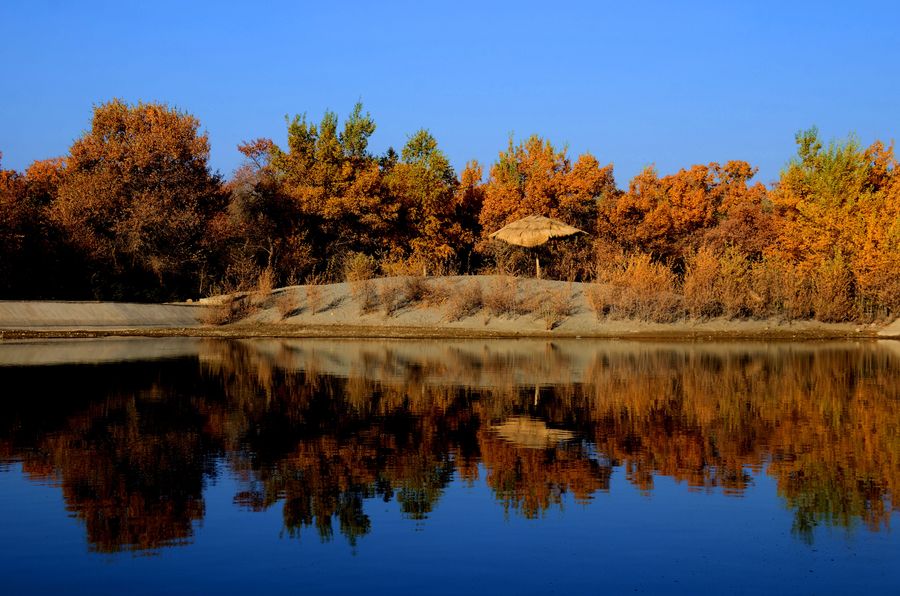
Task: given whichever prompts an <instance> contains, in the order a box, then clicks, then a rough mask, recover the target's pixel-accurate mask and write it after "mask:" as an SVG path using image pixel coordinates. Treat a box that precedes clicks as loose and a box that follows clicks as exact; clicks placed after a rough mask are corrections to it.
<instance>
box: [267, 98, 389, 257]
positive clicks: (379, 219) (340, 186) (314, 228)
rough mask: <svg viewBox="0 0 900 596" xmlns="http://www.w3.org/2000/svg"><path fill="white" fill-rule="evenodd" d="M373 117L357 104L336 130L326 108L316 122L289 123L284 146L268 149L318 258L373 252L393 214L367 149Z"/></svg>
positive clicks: (301, 117)
mask: <svg viewBox="0 0 900 596" xmlns="http://www.w3.org/2000/svg"><path fill="white" fill-rule="evenodd" d="M374 130H375V123H374V121H373V120H372V119H371V117H370V116H369V114H368V113H366V114H365V115H363V113H362V105H361V104H359V103H358V104H356V106H354V109H353V111H352V112H351V114H350V117H349V118H348V119H347V120H346V121H345V123H344V131H343V133H340V134H338V118H337V115H336V114H335V113H334V112H331V111H326V112H325V114H324V115H323V117H322V120H321V121H320V123H319V124H318V126H317V125H315V124H311V123H309V122H307V120H306V116H305V115H298V116H295V117H294V118H293V119H292V120H290V121H289V123H288V147H287V151H284V150H282V149H281V148H279V147H277V146H274V147H273V148H272V151H271V168H272V171H273V175H274V176H275V177H276V178H277V180H278V181H279V183H280V184H281V185H283V192H284V193H285V194H287V195H288V196H289V197H291V198H292V199H293V200H294V201H296V202H297V204H298V206H299V209H300V212H301V213H302V214H303V216H304V217H305V218H306V221H307V225H308V230H309V240H310V242H311V243H312V244H313V246H315V247H316V250H317V252H318V253H319V254H320V255H321V258H322V259H323V260H326V261H327V260H329V259H333V258H335V257H337V256H339V255H340V254H342V253H346V252H349V251H359V252H366V253H369V254H373V253H375V252H377V251H379V250H381V249H383V246H382V241H383V239H385V238H387V237H388V235H389V234H390V232H392V231H393V229H394V225H395V222H396V221H397V217H398V207H397V205H395V204H393V203H391V202H390V201H389V200H388V197H387V195H386V192H385V189H384V185H383V179H382V178H383V171H382V165H381V163H380V162H379V160H377V159H375V158H374V157H373V156H372V155H370V154H369V153H368V139H369V137H370V136H371V134H372V133H373V132H374Z"/></svg>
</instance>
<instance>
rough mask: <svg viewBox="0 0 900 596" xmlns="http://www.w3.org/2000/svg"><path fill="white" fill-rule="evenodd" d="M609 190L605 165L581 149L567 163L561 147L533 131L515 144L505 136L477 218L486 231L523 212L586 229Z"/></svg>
mask: <svg viewBox="0 0 900 596" xmlns="http://www.w3.org/2000/svg"><path fill="white" fill-rule="evenodd" d="M614 192H615V181H614V179H613V167H612V165H611V164H610V165H607V166H604V167H601V166H600V164H599V162H598V161H597V160H596V158H594V157H593V156H592V155H590V154H589V153H586V154H584V155H581V156H580V157H579V158H578V160H577V162H576V164H575V167H573V166H572V164H571V162H570V160H569V158H568V157H566V152H565V150H563V151H557V150H556V149H554V147H553V145H552V144H550V142H549V141H547V140H544V139H541V138H540V137H538V136H536V135H534V136H531V137H529V138H528V139H527V140H526V141H525V142H523V143H520V144H519V145H514V144H513V141H512V139H510V140H509V146H508V148H507V150H506V151H505V152H504V151H501V152H500V156H499V158H498V160H497V162H496V163H495V164H494V165H493V166H491V171H490V176H489V178H488V182H487V184H486V185H485V187H484V206H483V208H482V210H481V217H480V222H481V226H482V228H483V230H484V232H485V233H489V232H493V231H495V230H498V229H499V228H501V227H503V226H504V225H506V224H507V223H509V222H511V221H514V220H516V219H520V218H522V217H525V216H527V215H544V216H547V217H555V218H559V219H562V220H563V221H565V222H566V223H569V224H571V225H574V226H577V227H579V228H581V229H583V230H585V231H588V232H592V231H593V230H594V226H595V220H596V206H597V201H598V200H599V199H600V198H601V197H603V196H606V195H608V194H611V193H614Z"/></svg>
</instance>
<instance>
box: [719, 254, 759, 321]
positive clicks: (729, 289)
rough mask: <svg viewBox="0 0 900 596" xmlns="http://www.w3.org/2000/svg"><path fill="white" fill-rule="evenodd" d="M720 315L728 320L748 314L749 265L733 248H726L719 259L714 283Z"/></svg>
mask: <svg viewBox="0 0 900 596" xmlns="http://www.w3.org/2000/svg"><path fill="white" fill-rule="evenodd" d="M716 287H717V291H716V294H717V295H718V299H719V302H720V304H721V305H722V314H724V315H725V316H726V317H729V318H735V317H740V316H745V315H747V314H749V312H750V302H751V298H750V265H749V263H748V262H747V258H746V257H745V256H744V254H743V253H741V252H740V251H739V250H738V249H737V248H735V247H728V248H727V249H725V253H724V254H723V255H722V256H721V257H719V278H718V280H717V282H716Z"/></svg>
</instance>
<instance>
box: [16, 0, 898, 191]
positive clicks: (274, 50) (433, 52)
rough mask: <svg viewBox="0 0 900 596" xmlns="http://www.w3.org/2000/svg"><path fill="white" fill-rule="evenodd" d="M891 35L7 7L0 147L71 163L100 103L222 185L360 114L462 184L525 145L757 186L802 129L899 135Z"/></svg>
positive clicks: (637, 18)
mask: <svg viewBox="0 0 900 596" xmlns="http://www.w3.org/2000/svg"><path fill="white" fill-rule="evenodd" d="M857 4H858V5H857ZM898 31H900V9H898V8H897V6H896V4H895V3H889V2H867V3H851V2H828V1H819V2H787V1H783V2H762V1H757V2H740V3H738V2H729V3H724V2H721V3H716V2H674V1H672V2H640V3H638V2H634V3H626V2H610V3H606V2H556V3H552V2H546V1H545V2H536V3H530V2H521V1H520V2H510V3H503V2H497V3H487V2H468V1H454V2H424V1H423V2H388V1H384V2H340V1H334V2H328V3H324V2H311V3H303V2H264V1H260V2H253V3H251V2H233V3H230V2H188V1H187V0H184V1H182V2H164V1H157V2H122V1H121V0H120V1H118V2H64V1H55V2H54V1H39V0H34V1H29V0H21V1H13V0H0V60H2V64H3V66H4V72H3V74H2V76H0V98H2V99H0V151H2V152H3V162H2V163H3V167H5V168H14V169H19V170H21V169H24V168H25V167H27V165H28V164H29V163H30V162H31V161H33V160H35V159H40V158H45V157H52V156H56V155H63V154H65V153H66V151H67V148H68V147H69V145H70V144H71V143H72V141H73V140H74V139H75V138H77V137H78V136H79V135H80V134H81V132H82V131H84V130H85V129H86V128H88V127H89V124H90V115H91V106H92V105H93V104H96V103H102V102H104V101H107V100H109V99H111V98H113V97H121V98H123V99H125V100H127V101H130V102H136V101H138V100H144V101H151V100H154V101H163V102H166V103H168V104H170V105H173V106H176V107H178V108H180V109H182V110H185V111H187V112H190V113H192V114H194V115H195V116H197V117H198V118H199V119H200V121H201V123H202V126H203V128H204V129H205V130H206V131H207V132H208V133H209V136H210V141H211V144H212V158H211V163H212V166H213V168H214V169H218V170H220V171H221V172H222V173H223V174H224V175H226V176H229V175H230V174H231V172H232V171H233V170H234V168H235V167H236V166H237V165H238V164H239V163H240V157H241V156H240V155H239V154H238V153H237V151H236V150H235V146H236V145H237V143H239V142H240V141H241V140H242V139H250V138H254V137H259V136H267V137H271V138H273V139H274V140H275V141H276V142H278V143H282V144H283V142H284V138H285V130H286V126H285V122H284V116H285V115H286V114H295V113H302V112H306V113H307V114H308V115H309V116H310V117H311V118H312V119H314V120H318V119H319V118H320V116H321V114H322V111H323V110H325V109H326V108H330V109H332V110H335V111H336V112H337V113H338V114H339V115H340V116H344V115H346V114H347V113H348V112H349V110H350V109H351V108H352V106H353V104H354V102H356V101H357V100H358V99H362V101H363V103H364V105H365V107H366V109H367V110H368V111H370V112H371V113H372V116H373V117H374V118H375V121H376V123H377V125H378V129H377V130H376V132H375V134H374V135H373V138H372V144H371V148H372V150H374V151H376V152H381V151H383V150H384V149H386V148H387V147H388V146H391V145H392V146H394V147H396V148H397V149H398V150H399V148H400V147H401V146H402V145H403V144H404V143H405V141H406V138H407V136H408V135H409V134H411V133H412V132H414V131H415V130H417V129H418V128H421V127H425V128H428V129H429V130H431V132H432V133H433V134H434V135H435V137H436V138H437V139H438V142H439V144H440V146H441V148H442V149H443V150H444V151H445V152H446V153H447V155H448V156H449V157H450V159H451V161H452V162H453V164H454V165H455V166H456V167H457V169H460V168H461V167H462V166H463V165H464V164H465V162H466V161H467V160H468V159H472V158H475V159H478V160H479V161H481V162H482V163H485V164H490V163H491V162H493V161H494V160H495V158H496V156H497V152H498V151H499V150H501V149H503V148H504V147H505V146H506V142H507V138H508V136H509V134H510V133H513V134H515V136H516V138H522V137H525V136H528V135H530V134H532V133H536V134H540V135H542V136H545V137H547V138H548V139H550V140H551V141H552V142H553V143H554V144H556V145H567V146H568V147H569V151H570V154H573V155H574V154H578V153H581V152H583V151H590V152H592V153H593V154H594V155H596V156H597V157H598V159H600V160H601V162H603V163H607V162H610V161H611V162H613V163H614V164H615V168H616V169H615V171H616V179H617V182H618V184H619V186H620V187H625V186H627V183H628V180H629V179H630V178H631V177H632V176H633V175H634V174H636V173H637V172H639V171H640V170H641V169H642V168H643V167H645V166H647V165H650V164H655V166H656V167H657V169H658V170H659V171H660V172H662V173H670V172H674V171H676V170H678V169H679V168H682V167H686V166H690V165H691V164H694V163H707V162H710V161H720V162H724V161H727V160H729V159H744V160H746V161H749V162H750V163H752V164H753V165H755V166H758V167H759V168H760V174H759V176H758V179H759V180H761V181H763V182H766V183H768V182H771V181H772V180H774V179H775V178H776V177H777V176H778V172H779V171H780V169H781V168H782V167H783V165H784V164H785V163H786V161H787V160H788V159H789V158H790V157H791V155H792V154H793V152H794V142H793V136H794V133H795V132H796V131H797V130H799V129H801V128H806V127H808V126H811V125H817V126H818V127H819V129H820V131H821V132H822V134H823V136H824V137H826V138H844V137H846V136H847V135H848V134H850V133H855V134H856V135H857V136H858V137H859V139H860V140H861V141H862V142H863V143H869V142H871V141H872V140H874V139H876V138H880V139H883V140H891V139H893V138H895V137H896V136H897V135H898V124H900V76H898V75H897V68H898V66H900V63H898V56H900V33H898Z"/></svg>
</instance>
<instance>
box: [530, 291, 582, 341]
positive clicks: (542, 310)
mask: <svg viewBox="0 0 900 596" xmlns="http://www.w3.org/2000/svg"><path fill="white" fill-rule="evenodd" d="M537 296H538V299H539V302H538V306H537V309H536V310H537V313H538V316H539V317H540V318H541V319H542V320H543V321H544V323H545V324H546V328H547V331H551V330H552V329H554V328H556V327H557V326H558V325H559V324H560V323H562V322H563V321H564V320H565V319H566V317H569V316H571V315H572V313H573V312H574V309H575V304H574V302H573V301H572V284H571V283H569V284H567V285H566V286H565V287H563V288H558V289H555V290H549V291H546V292H542V293H540V294H538V295H537Z"/></svg>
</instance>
